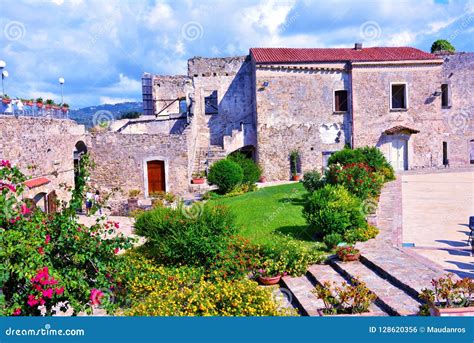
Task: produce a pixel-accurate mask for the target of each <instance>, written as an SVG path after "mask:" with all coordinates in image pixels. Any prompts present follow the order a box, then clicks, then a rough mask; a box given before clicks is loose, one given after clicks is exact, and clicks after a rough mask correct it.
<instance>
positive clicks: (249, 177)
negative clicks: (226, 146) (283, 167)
mask: <svg viewBox="0 0 474 343" xmlns="http://www.w3.org/2000/svg"><path fill="white" fill-rule="evenodd" d="M228 159H230V160H231V161H233V162H235V163H237V164H238V165H239V166H240V167H241V168H242V170H243V173H244V176H243V179H242V183H245V184H254V183H255V182H257V181H258V180H259V179H260V176H262V169H261V168H260V166H259V165H258V164H257V163H255V162H254V161H253V160H252V159H250V158H248V157H247V156H245V155H244V154H242V153H241V152H235V153H232V154H230V155H229V157H228Z"/></svg>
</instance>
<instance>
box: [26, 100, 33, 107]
mask: <svg viewBox="0 0 474 343" xmlns="http://www.w3.org/2000/svg"><path fill="white" fill-rule="evenodd" d="M25 105H26V106H30V107H31V106H33V99H26V100H25Z"/></svg>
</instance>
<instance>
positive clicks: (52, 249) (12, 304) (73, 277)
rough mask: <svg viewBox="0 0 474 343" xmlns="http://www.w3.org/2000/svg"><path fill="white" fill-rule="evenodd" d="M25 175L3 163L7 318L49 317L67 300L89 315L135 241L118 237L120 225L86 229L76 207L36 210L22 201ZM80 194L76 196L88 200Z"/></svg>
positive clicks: (1, 224)
mask: <svg viewBox="0 0 474 343" xmlns="http://www.w3.org/2000/svg"><path fill="white" fill-rule="evenodd" d="M24 179H25V177H24V176H23V174H22V173H21V172H20V171H19V169H18V168H16V167H12V166H11V165H10V163H8V162H7V161H3V162H2V163H1V165H0V184H1V186H0V188H1V194H0V260H1V261H2V263H1V265H0V287H1V289H2V293H3V296H4V299H3V301H4V305H3V307H2V312H3V313H4V314H5V315H12V314H13V315H38V314H39V313H40V312H41V313H44V314H46V315H50V314H52V308H53V307H54V305H56V304H57V303H58V302H60V301H61V302H67V303H68V306H69V307H72V308H73V309H74V311H75V313H76V314H77V313H78V312H80V311H83V310H86V311H90V310H91V306H92V305H93V303H91V301H90V300H91V297H93V298H94V299H99V298H100V297H97V293H95V294H94V289H97V290H101V292H103V293H105V292H109V291H110V290H111V288H112V289H113V288H114V286H115V282H114V278H113V276H114V273H115V272H116V270H117V261H118V260H117V256H116V253H117V252H118V250H119V249H126V248H128V247H131V245H132V242H131V240H130V239H127V238H124V237H122V236H119V235H116V236H114V233H115V230H116V228H117V227H118V224H116V223H112V222H108V223H101V222H98V223H97V224H95V225H93V226H91V227H85V226H84V225H81V224H78V222H77V217H76V212H75V207H73V205H74V204H76V205H77V203H78V201H77V198H76V197H75V196H74V194H73V200H72V201H71V202H70V203H69V204H63V207H62V208H60V210H59V212H58V213H54V214H46V213H43V212H41V211H40V210H38V209H35V210H32V209H30V208H28V206H27V204H26V203H25V202H24V201H22V200H19V199H21V194H22V191H23V184H22V183H23V181H24ZM80 193H81V192H79V191H77V192H76V193H75V194H76V196H80V197H81V199H83V197H82V195H81V194H80Z"/></svg>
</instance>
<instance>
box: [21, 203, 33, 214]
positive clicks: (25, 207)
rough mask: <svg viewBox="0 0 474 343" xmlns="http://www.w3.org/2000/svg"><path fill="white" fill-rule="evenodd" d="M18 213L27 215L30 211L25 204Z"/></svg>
mask: <svg viewBox="0 0 474 343" xmlns="http://www.w3.org/2000/svg"><path fill="white" fill-rule="evenodd" d="M20 213H21V214H23V215H27V214H30V213H31V210H30V209H29V208H28V207H27V206H26V204H21V208H20Z"/></svg>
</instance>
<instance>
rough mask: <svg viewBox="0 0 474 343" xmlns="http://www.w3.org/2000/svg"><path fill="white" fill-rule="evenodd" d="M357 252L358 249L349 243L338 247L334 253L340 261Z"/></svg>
mask: <svg viewBox="0 0 474 343" xmlns="http://www.w3.org/2000/svg"><path fill="white" fill-rule="evenodd" d="M359 253H360V251H359V249H356V248H354V247H353V246H351V245H348V246H344V247H339V248H337V250H336V255H337V257H338V258H339V259H340V260H341V261H346V260H347V257H348V256H349V255H357V254H359Z"/></svg>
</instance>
